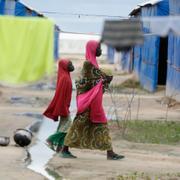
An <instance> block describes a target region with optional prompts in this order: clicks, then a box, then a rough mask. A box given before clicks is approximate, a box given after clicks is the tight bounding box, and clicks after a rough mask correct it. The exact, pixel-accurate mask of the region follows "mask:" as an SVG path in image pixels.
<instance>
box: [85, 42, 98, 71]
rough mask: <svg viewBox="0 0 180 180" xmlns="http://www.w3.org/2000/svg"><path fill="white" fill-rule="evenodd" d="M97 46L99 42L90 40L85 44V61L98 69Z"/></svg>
mask: <svg viewBox="0 0 180 180" xmlns="http://www.w3.org/2000/svg"><path fill="white" fill-rule="evenodd" d="M98 46H99V42H98V41H95V40H90V41H88V42H87V44H86V60H87V61H89V62H91V63H92V64H93V65H94V66H95V67H96V68H99V66H98V63H97V60H96V49H97V47H98Z"/></svg>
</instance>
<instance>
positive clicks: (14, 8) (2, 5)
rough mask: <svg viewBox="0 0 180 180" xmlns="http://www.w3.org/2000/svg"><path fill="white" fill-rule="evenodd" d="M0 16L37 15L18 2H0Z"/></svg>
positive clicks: (57, 38)
mask: <svg viewBox="0 0 180 180" xmlns="http://www.w3.org/2000/svg"><path fill="white" fill-rule="evenodd" d="M0 14H1V15H5V14H8V15H14V16H38V13H37V12H35V11H33V10H30V9H29V8H27V7H26V6H25V5H24V4H22V3H21V2H19V1H15V0H14V1H12V0H0ZM54 38H55V39H54V59H55V60H57V59H58V58H59V47H58V44H59V30H58V28H56V27H55V31H54Z"/></svg>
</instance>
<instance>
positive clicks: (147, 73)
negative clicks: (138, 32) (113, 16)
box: [133, 0, 169, 92]
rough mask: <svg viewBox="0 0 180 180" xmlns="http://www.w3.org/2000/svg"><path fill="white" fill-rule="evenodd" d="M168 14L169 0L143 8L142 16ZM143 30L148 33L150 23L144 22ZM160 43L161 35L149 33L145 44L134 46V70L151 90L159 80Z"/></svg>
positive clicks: (142, 83)
mask: <svg viewBox="0 0 180 180" xmlns="http://www.w3.org/2000/svg"><path fill="white" fill-rule="evenodd" d="M168 14H169V3H168V0H164V1H161V2H159V3H157V4H155V5H153V6H145V7H142V8H141V17H149V16H167V15H168ZM143 31H144V33H146V34H148V33H149V24H148V23H146V24H143ZM159 43H160V37H158V36H151V35H147V36H145V38H144V44H143V46H136V47H135V48H134V57H133V59H135V63H134V71H135V72H136V74H137V76H138V77H139V80H140V83H141V85H142V86H143V88H145V89H147V90H148V91H151V92H153V91H155V90H156V87H157V81H158V61H159ZM138 61H139V63H138Z"/></svg>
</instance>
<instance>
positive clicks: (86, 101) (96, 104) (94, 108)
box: [77, 40, 107, 123]
mask: <svg viewBox="0 0 180 180" xmlns="http://www.w3.org/2000/svg"><path fill="white" fill-rule="evenodd" d="M98 45H99V42H97V41H93V40H91V41H88V43H87V45H86V59H87V60H88V61H90V62H91V63H92V64H93V65H94V66H95V67H97V68H99V66H98V64H97V61H96V49H97V47H98ZM102 97H103V83H102V80H101V81H100V82H99V83H98V84H97V85H96V86H94V87H93V88H92V89H90V90H89V91H87V92H85V93H83V94H80V95H78V96H77V109H78V112H77V113H82V112H84V111H85V110H86V109H87V108H89V109H90V120H91V122H93V123H107V118H106V116H105V113H104V109H103V106H102Z"/></svg>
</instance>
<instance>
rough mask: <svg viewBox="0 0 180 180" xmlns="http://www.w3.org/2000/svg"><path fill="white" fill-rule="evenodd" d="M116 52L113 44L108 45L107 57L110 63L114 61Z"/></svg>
mask: <svg viewBox="0 0 180 180" xmlns="http://www.w3.org/2000/svg"><path fill="white" fill-rule="evenodd" d="M114 54H115V49H114V48H113V47H111V46H108V47H107V58H108V62H109V63H110V64H113V63H114Z"/></svg>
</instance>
